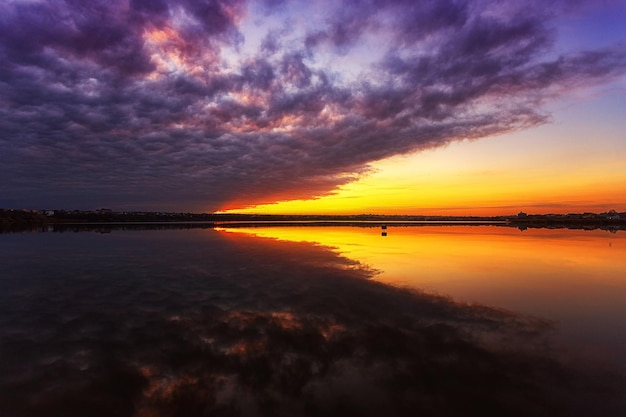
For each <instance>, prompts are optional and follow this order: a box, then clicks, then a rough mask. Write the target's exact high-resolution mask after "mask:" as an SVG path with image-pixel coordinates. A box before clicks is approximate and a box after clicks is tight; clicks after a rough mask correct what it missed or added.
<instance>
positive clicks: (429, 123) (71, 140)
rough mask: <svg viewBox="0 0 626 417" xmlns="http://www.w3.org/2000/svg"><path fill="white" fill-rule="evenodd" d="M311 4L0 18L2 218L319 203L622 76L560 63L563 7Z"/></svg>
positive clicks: (59, 7) (73, 7)
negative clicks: (23, 213) (400, 157)
mask: <svg viewBox="0 0 626 417" xmlns="http://www.w3.org/2000/svg"><path fill="white" fill-rule="evenodd" d="M307 7H310V6H307V3H306V2H302V3H300V2H284V1H263V2H260V3H259V4H256V3H254V2H249V3H246V2H244V1H226V0H223V1H217V0H205V1H191V0H178V1H175V0H161V1H143V0H133V1H130V2H110V1H108V2H93V1H92V2H88V3H85V2H79V1H70V0H65V1H64V0H54V1H48V2H41V3H40V2H22V1H13V2H7V3H5V4H4V5H2V6H0V15H1V16H3V17H1V18H0V146H1V149H2V152H1V153H0V206H18V207H26V206H30V207H58V208H75V207H76V208H94V207H98V206H109V207H113V208H118V209H122V208H136V209H141V208H146V209H164V210H198V211H209V210H215V209H219V208H224V207H226V206H233V205H240V206H243V205H247V204H254V203H263V202H271V201H275V200H276V199H291V198H310V197H314V196H319V195H323V194H327V193H329V192H332V190H333V189H335V188H336V187H337V186H338V185H340V184H344V183H346V182H349V181H351V180H353V179H354V178H356V177H357V176H358V175H361V174H362V173H364V172H367V170H368V163H370V162H373V161H375V160H378V159H381V158H385V157H389V156H392V155H395V154H399V153H406V152H411V151H415V150H420V149H427V148H431V147H436V146H441V145H443V144H446V143H448V142H450V141H453V140H458V139H463V138H480V137H484V136H487V135H492V134H497V133H502V132H506V131H509V130H512V129H519V128H524V127H528V126H533V125H536V124H539V123H543V122H545V120H546V117H547V115H546V114H545V113H544V112H543V111H542V109H541V105H542V104H543V103H544V101H545V100H546V99H547V98H549V97H551V96H552V95H553V94H555V92H556V91H558V90H559V89H564V88H565V89H566V88H574V87H578V86H586V85H590V84H593V83H599V82H606V81H608V80H611V79H613V78H614V77H616V76H619V75H622V74H624V72H625V69H626V54H625V53H624V52H623V48H620V47H619V45H616V46H615V47H609V48H604V49H598V50H593V51H575V52H571V53H569V54H563V53H560V51H556V50H554V48H553V39H554V36H555V28H554V18H555V16H556V15H557V12H559V11H560V10H565V9H564V7H565V6H559V5H557V6H551V8H550V10H547V9H545V6H543V5H542V4H541V3H539V4H538V5H536V6H533V7H525V6H524V7H523V6H522V5H521V4H518V3H517V2H513V1H511V2H504V3H502V2H492V1H487V0H485V1H477V2H468V1H452V0H450V1H445V2H441V1H423V2H419V3H416V2H413V1H401V0H399V1H361V0H353V1H350V2H345V3H344V4H341V5H333V4H331V3H329V4H328V5H327V8H326V9H320V10H317V13H316V14H315V13H312V11H311V10H308V9H307ZM559 8H561V9H559ZM255 11H259V13H260V17H261V19H256V20H255V18H254V16H253V14H254V13H255ZM257 40H258V41H259V43H258V46H257V43H256V41H257Z"/></svg>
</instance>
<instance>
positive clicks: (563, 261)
mask: <svg viewBox="0 0 626 417" xmlns="http://www.w3.org/2000/svg"><path fill="white" fill-rule="evenodd" d="M218 230H221V231H222V232H224V233H230V234H232V235H236V234H241V233H242V234H246V235H254V236H257V237H260V238H269V239H278V240H285V241H294V242H310V243H314V244H317V245H322V246H327V247H329V248H330V249H331V250H333V251H335V252H337V253H338V254H340V255H342V256H344V257H347V258H350V259H352V260H356V261H358V262H360V263H361V264H363V265H364V266H367V267H369V268H373V269H375V270H377V271H378V273H377V274H376V275H375V276H374V279H375V280H377V281H380V282H384V283H387V284H390V285H395V286H403V287H410V288H414V289H419V290H424V291H427V292H434V293H439V294H441V295H448V296H451V297H452V298H453V299H454V300H456V301H460V302H468V303H480V304H487V305H491V306H495V307H499V308H505V309H509V310H514V311H517V312H521V313H525V314H531V315H535V316H539V317H543V318H548V319H551V320H556V321H557V322H559V323H560V330H561V331H562V332H563V333H564V334H565V335H566V336H567V337H570V338H573V339H576V337H577V336H578V335H581V334H582V333H583V329H585V330H584V331H585V332H589V331H591V332H592V333H593V332H594V329H596V330H597V331H598V333H600V332H602V331H604V335H606V334H612V335H614V338H615V339H619V340H617V343H620V344H621V345H623V347H624V348H625V349H626V328H624V326H625V325H624V324H622V325H621V327H622V328H623V329H622V330H625V331H624V332H618V333H619V334H616V333H615V331H609V332H606V328H607V327H609V326H615V323H626V274H624V271H626V233H624V232H618V233H610V232H607V231H602V230H595V231H583V230H565V229H559V230H550V229H529V230H526V231H523V232H522V231H520V230H518V229H515V228H508V227H497V226H418V227H393V226H389V227H388V229H387V230H386V232H387V236H382V233H381V232H382V230H381V229H380V228H367V227H263V228H254V227H251V228H232V229H218ZM606 317H613V318H615V322H612V323H606V320H605V319H604V318H606ZM601 318H602V319H601ZM603 328H604V329H603ZM603 337H605V336H603ZM611 337H613V336H611ZM612 342H616V341H615V340H613V341H612Z"/></svg>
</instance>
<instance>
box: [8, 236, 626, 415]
mask: <svg viewBox="0 0 626 417" xmlns="http://www.w3.org/2000/svg"><path fill="white" fill-rule="evenodd" d="M289 230H292V229H285V228H282V229H279V228H270V229H254V230H250V229H249V230H244V229H239V230H212V229H206V230H142V231H132V230H124V231H113V232H112V233H95V232H80V233H25V234H10V235H0V416H6V417H23V416H24V417H25V416H35V417H37V416H44V417H45V416H68V417H71V416H141V417H144V416H145V417H147V416H237V415H244V416H300V415H303V416H304V415H306V416H308V415H310V416H327V415H330V416H334V415H336V416H351V415H354V416H379V415H380V416H382V415H384V416H403V415H411V416H416V415H422V416H616V417H617V416H624V415H626V397H625V395H624V393H625V392H626V380H625V377H624V376H625V373H624V361H623V357H624V356H626V354H625V355H620V353H621V349H622V348H623V346H624V345H623V341H624V321H623V320H622V319H623V318H624V317H625V316H626V314H625V311H626V303H624V301H626V283H625V282H626V281H625V279H624V278H623V274H626V271H625V270H624V261H623V259H625V258H626V256H624V255H625V254H626V251H625V245H624V242H625V240H624V238H623V236H622V234H623V232H618V233H616V234H610V233H608V232H600V233H602V234H598V232H594V233H590V234H588V235H581V233H584V232H582V231H577V232H574V231H571V234H569V235H568V232H569V231H561V232H560V233H561V235H560V236H555V235H554V233H552V234H551V235H549V236H545V235H542V234H541V233H542V232H539V231H526V232H524V233H521V232H519V231H516V233H517V234H516V235H514V234H513V233H512V230H514V229H505V228H496V227H492V228H488V227H448V228H446V227H441V228H437V229H428V228H426V229H424V228H419V227H416V228H390V229H389V231H388V235H387V236H385V237H382V236H381V232H380V230H379V229H371V228H350V227H343V228H342V227H337V228H305V229H302V228H299V229H297V230H299V231H297V232H295V231H294V232H289ZM290 233H291V234H290ZM527 233H530V234H527ZM532 233H535V235H533V234H532ZM537 234H538V235H537ZM409 235H411V236H413V238H412V239H408V238H407V237H406V236H409ZM329 236H330V237H329ZM342 236H343V238H342ZM355 236H356V237H355ZM402 236H404V237H402ZM528 236H531V237H532V236H534V237H535V238H534V239H531V241H530V242H529V241H528ZM581 236H583V237H581ZM370 238H371V239H372V240H371V241H370V240H369V239H370ZM382 239H386V240H382ZM403 239H405V240H403ZM407 239H408V240H407ZM468 239H469V240H468ZM520 239H521V240H520ZM524 239H525V240H524ZM394 242H395V243H394ZM411 242H413V243H411ZM416 242H421V243H416ZM537 242H544V244H540V243H537ZM581 242H583V243H581ZM581 245H582V246H581ZM478 247H480V248H481V249H480V250H478V249H477V248H478ZM472 248H473V249H472ZM505 248H509V249H511V248H513V249H511V250H512V252H511V250H509V251H507V250H506V249H505ZM585 248H587V249H585ZM594 248H595V249H594ZM598 248H601V249H598ZM533 253H534V255H532V254H533ZM585 254H587V255H585ZM589 254H591V255H589ZM533 262H534V263H535V268H533ZM572 263H573V265H572ZM577 263H578V264H577ZM385 270H387V271H385ZM481 271H482V273H481ZM576 271H579V272H581V274H582V275H581V274H578V275H576ZM594 271H596V272H594ZM429 277H430V278H429ZM547 281H550V283H551V284H550V285H547V284H546V282H547ZM507 282H508V283H509V284H506V283H507ZM470 283H474V284H475V285H472V284H470ZM552 284H554V285H552ZM557 284H559V285H557ZM594 284H595V285H594ZM581 286H582V290H581ZM555 287H558V291H557V290H555ZM420 288H425V289H426V290H427V291H426V292H424V291H421V290H420ZM593 288H596V289H597V288H600V290H596V291H593V290H592V289H593ZM607 288H608V290H607ZM435 292H437V293H439V295H434V294H435ZM515 294H518V297H517V298H516V297H515ZM581 294H583V295H581ZM584 294H587V295H586V297H585V296H584ZM448 295H451V296H448ZM481 298H482V299H481ZM598 298H600V299H598ZM591 299H593V300H591ZM533 300H536V301H537V302H536V308H534V307H533V306H534V304H533V303H534V301H533ZM550 300H553V301H552V302H550ZM571 300H573V301H571ZM583 300H586V302H583ZM468 301H473V302H472V303H468ZM476 302H477V303H476ZM480 303H482V304H480ZM572 303H573V305H572ZM577 305H578V307H577ZM590 306H591V307H590ZM593 306H596V308H594V307H593ZM590 320H591V321H590ZM577 323H581V325H580V326H578V327H577ZM590 323H592V324H593V325H590ZM563 329H566V330H565V331H564V330H563ZM576 329H578V331H576Z"/></svg>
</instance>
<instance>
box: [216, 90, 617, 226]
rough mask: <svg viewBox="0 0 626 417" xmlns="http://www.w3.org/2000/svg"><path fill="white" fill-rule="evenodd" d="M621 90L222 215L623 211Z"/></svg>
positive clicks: (586, 98)
mask: <svg viewBox="0 0 626 417" xmlns="http://www.w3.org/2000/svg"><path fill="white" fill-rule="evenodd" d="M620 91H621V90H620V89H619V88H618V89H616V90H615V92H613V93H612V94H608V93H606V92H601V94H598V96H597V97H596V96H593V95H592V96H589V97H581V98H578V101H577V102H576V101H575V102H574V103H571V102H567V103H561V104H560V105H561V106H563V107H562V108H556V109H554V111H553V114H554V117H555V121H554V122H552V123H550V124H546V125H542V126H538V127H535V128H531V129H526V130H520V131H515V132H509V133H505V134H501V135H496V136H493V137H488V138H483V139H478V140H472V141H469V140H463V141H456V142H451V143H450V144H448V145H447V146H445V147H440V148H435V149H429V150H424V151H421V152H417V153H413V154H408V155H400V156H394V157H390V158H387V159H384V160H381V161H377V162H374V163H371V164H370V165H369V167H370V168H371V171H370V172H371V173H370V174H368V175H363V176H361V177H360V178H359V179H358V180H356V181H354V182H351V183H348V184H345V185H342V186H339V187H338V188H337V189H336V190H334V192H333V193H332V194H329V195H326V196H321V197H319V198H315V199H310V200H291V201H288V200H285V201H277V202H275V203H272V204H261V205H256V206H249V207H242V206H239V207H225V208H223V209H222V210H220V211H218V213H242V214H336V215H350V214H388V215H393V214H416V215H476V216H491V215H510V214H516V213H518V212H519V211H525V212H528V213H533V214H549V213H571V212H596V213H599V212H606V211H609V210H612V209H614V210H617V211H619V212H622V211H626V141H625V140H624V133H623V132H624V129H626V126H625V125H624V121H623V120H622V119H618V118H617V114H618V113H619V110H618V108H617V107H616V103H617V104H619V103H620V102H621V101H620V100H621V95H620V94H619V92H620ZM605 93H606V94H605ZM596 107H598V108H599V109H596ZM592 109H595V110H593V111H592Z"/></svg>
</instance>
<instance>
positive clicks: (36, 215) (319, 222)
mask: <svg viewBox="0 0 626 417" xmlns="http://www.w3.org/2000/svg"><path fill="white" fill-rule="evenodd" d="M427 225H433V226H434V225H440V226H446V225H459V226H460V225H467V226H477V225H494V226H502V227H516V228H519V229H520V230H525V229H530V228H551V229H559V228H567V229H585V230H592V229H602V230H608V231H616V230H626V213H617V212H615V211H610V212H606V213H599V214H596V213H579V214H546V215H543V214H540V215H529V214H526V213H519V214H518V215H512V216H409V215H373V214H363V215H341V216H333V215H261V214H259V215H254V214H214V213H209V214H208V213H202V214H197V213H163V212H113V211H111V210H106V209H103V210H97V211H78V210H75V211H63V210H55V211H39V210H6V209H0V231H2V232H11V231H29V230H32V231H55V230H59V231H63V230H69V229H76V230H78V229H83V230H84V229H98V228H100V229H103V230H104V229H106V228H111V229H131V228H135V229H149V228H212V227H220V228H236V227H281V226H301V227H306V226H355V227H383V226H395V227H411V226H427ZM44 229H45V230H44Z"/></svg>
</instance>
